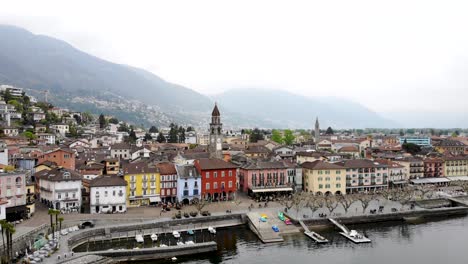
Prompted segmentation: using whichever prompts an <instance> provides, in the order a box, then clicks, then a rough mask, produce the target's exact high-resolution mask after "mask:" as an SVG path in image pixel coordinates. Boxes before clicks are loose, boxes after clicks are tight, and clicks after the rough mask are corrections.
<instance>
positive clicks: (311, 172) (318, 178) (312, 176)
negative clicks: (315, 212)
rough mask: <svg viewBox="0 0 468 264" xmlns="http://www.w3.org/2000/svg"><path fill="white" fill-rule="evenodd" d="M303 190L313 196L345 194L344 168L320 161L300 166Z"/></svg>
mask: <svg viewBox="0 0 468 264" xmlns="http://www.w3.org/2000/svg"><path fill="white" fill-rule="evenodd" d="M302 176H303V179H304V182H303V189H304V191H306V192H312V193H315V194H346V168H344V167H342V166H339V165H336V164H333V163H328V162H324V161H320V160H316V161H313V162H304V163H303V164H302Z"/></svg>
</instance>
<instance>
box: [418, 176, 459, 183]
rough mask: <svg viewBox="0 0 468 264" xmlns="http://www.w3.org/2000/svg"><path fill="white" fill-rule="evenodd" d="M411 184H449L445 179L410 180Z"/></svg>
mask: <svg viewBox="0 0 468 264" xmlns="http://www.w3.org/2000/svg"><path fill="white" fill-rule="evenodd" d="M411 182H412V183H413V184H436V183H447V182H450V180H449V179H447V178H445V177H440V178H422V179H413V180H411Z"/></svg>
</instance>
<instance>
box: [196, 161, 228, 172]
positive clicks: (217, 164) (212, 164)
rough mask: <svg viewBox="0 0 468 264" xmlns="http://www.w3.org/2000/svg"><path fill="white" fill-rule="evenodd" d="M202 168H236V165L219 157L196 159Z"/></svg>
mask: <svg viewBox="0 0 468 264" xmlns="http://www.w3.org/2000/svg"><path fill="white" fill-rule="evenodd" d="M196 162H197V163H198V164H199V165H200V168H201V169H202V170H217V169H236V168H237V166H236V165H234V164H232V163H230V162H226V161H224V160H221V159H199V160H197V161H196Z"/></svg>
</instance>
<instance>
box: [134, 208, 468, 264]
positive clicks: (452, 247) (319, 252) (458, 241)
mask: <svg viewBox="0 0 468 264" xmlns="http://www.w3.org/2000/svg"><path fill="white" fill-rule="evenodd" d="M352 228H353V229H356V230H358V231H361V232H364V233H365V234H366V235H367V236H368V237H369V238H370V239H372V243H370V244H359V245H357V244H353V243H352V242H350V241H348V240H346V239H345V238H344V237H342V236H340V235H339V234H338V233H337V231H335V230H326V231H320V233H321V234H322V235H324V236H325V237H327V238H328V239H330V240H331V243H329V244H325V245H317V244H315V243H314V242H312V240H310V239H309V238H307V237H306V236H304V235H303V234H294V235H288V236H285V241H284V242H283V243H276V244H262V243H261V242H260V241H259V240H258V238H257V237H256V236H255V235H254V234H253V233H252V232H250V231H249V230H248V229H247V228H246V227H240V228H230V229H224V230H221V229H220V230H218V233H217V235H216V240H217V242H218V251H216V252H212V253H209V254H204V255H196V256H190V257H179V258H178V260H177V261H176V262H172V261H170V260H163V261H144V262H143V261H142V262H132V263H134V264H147V263H186V264H195V263H197V264H205V263H245V264H247V263H281V264H285V263H286V264H292V263H327V264H334V263H356V264H358V263H359V264H374V263H378V264H396V263H411V264H419V263H424V264H440V263H444V264H457V263H460V264H466V263H468V218H467V217H461V218H451V219H448V220H438V221H432V222H426V223H420V224H402V223H387V224H379V225H358V226H352Z"/></svg>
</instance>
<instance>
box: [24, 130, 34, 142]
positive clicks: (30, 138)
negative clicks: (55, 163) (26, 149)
mask: <svg viewBox="0 0 468 264" xmlns="http://www.w3.org/2000/svg"><path fill="white" fill-rule="evenodd" d="M23 135H24V136H25V137H26V138H27V139H28V140H30V141H31V140H33V139H36V138H37V137H36V135H34V133H33V132H31V131H26V132H24V133H23Z"/></svg>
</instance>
